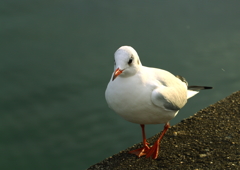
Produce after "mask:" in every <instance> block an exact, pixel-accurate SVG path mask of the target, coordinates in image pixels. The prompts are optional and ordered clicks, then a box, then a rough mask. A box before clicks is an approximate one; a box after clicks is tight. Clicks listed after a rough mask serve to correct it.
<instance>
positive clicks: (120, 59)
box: [105, 46, 212, 159]
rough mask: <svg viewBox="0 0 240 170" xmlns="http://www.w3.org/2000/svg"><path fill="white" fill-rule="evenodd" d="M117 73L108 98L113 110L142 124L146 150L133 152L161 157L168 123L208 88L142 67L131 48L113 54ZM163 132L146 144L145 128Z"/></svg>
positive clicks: (111, 80) (124, 47)
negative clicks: (152, 126) (154, 126)
mask: <svg viewBox="0 0 240 170" xmlns="http://www.w3.org/2000/svg"><path fill="white" fill-rule="evenodd" d="M114 59H115V63H114V72H113V74H112V77H111V79H110V82H109V83H108V86H107V89H106V92H105V98H106V101H107V103H108V105H109V107H110V108H111V109H113V110H114V111H115V112H116V113H117V114H119V115H120V116H122V117H123V118H124V119H125V120H127V121H129V122H132V123H137V124H140V125H141V128H142V136H143V147H142V148H139V149H136V150H133V151H130V153H132V154H136V155H137V156H138V157H140V156H143V155H146V157H152V158H153V159H156V158H157V157H158V152H159V145H160V141H161V139H162V138H163V136H164V134H165V133H166V131H167V129H168V128H169V127H170V124H169V121H170V120H171V119H173V118H174V117H175V116H176V115H177V113H178V111H179V110H180V109H181V108H182V107H183V106H184V105H185V104H186V103H187V99H188V98H190V97H192V96H194V95H195V94H197V93H198V92H199V90H202V89H211V88H212V87H205V86H188V83H187V81H186V80H185V78H183V77H181V76H174V75H173V74H171V73H170V72H168V71H165V70H162V69H157V68H151V67H145V66H142V64H141V61H140V59H139V56H138V54H137V52H136V51H135V50H134V49H133V48H132V47H130V46H122V47H120V48H119V49H118V50H117V51H116V52H115V54H114ZM162 123H164V124H165V126H164V130H163V131H162V133H161V135H160V137H159V138H158V140H157V141H156V142H155V143H154V145H153V146H151V147H150V146H149V145H148V143H147V141H146V136H145V130H144V125H145V124H162Z"/></svg>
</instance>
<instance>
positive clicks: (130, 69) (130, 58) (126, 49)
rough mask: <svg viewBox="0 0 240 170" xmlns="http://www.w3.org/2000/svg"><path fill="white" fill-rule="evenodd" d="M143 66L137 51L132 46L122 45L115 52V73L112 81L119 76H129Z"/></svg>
mask: <svg viewBox="0 0 240 170" xmlns="http://www.w3.org/2000/svg"><path fill="white" fill-rule="evenodd" d="M141 66H142V64H141V61H140V59H139V57H138V54H137V52H136V51H135V50H134V49H133V48H132V47H130V46H122V47H120V48H119V49H118V50H117V51H116V52H115V54H114V73H113V77H112V81H113V80H114V79H116V78H117V77H118V76H121V77H129V76H133V75H135V74H136V73H137V71H138V70H139V69H140V67H141Z"/></svg>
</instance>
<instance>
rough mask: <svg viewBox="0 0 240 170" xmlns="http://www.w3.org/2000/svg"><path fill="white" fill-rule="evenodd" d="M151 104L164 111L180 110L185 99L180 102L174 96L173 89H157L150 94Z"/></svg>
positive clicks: (177, 97)
mask: <svg viewBox="0 0 240 170" xmlns="http://www.w3.org/2000/svg"><path fill="white" fill-rule="evenodd" d="M151 100H152V102H153V103H154V104H155V105H156V106H159V107H161V108H163V109H165V110H174V111H177V110H180V109H181V108H182V107H183V106H184V105H185V104H186V102H187V101H186V99H185V100H182V99H180V98H179V96H177V95H175V91H174V89H171V88H164V87H162V88H157V89H155V90H154V91H153V92H152V96H151Z"/></svg>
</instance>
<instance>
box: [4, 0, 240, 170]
mask: <svg viewBox="0 0 240 170" xmlns="http://www.w3.org/2000/svg"><path fill="white" fill-rule="evenodd" d="M239 5H240V2H239V1H231V3H228V2H226V1H218V3H214V2H207V1H206V2H203V1H201V2H200V1H199V2H189V1H176V2H174V3H173V2H172V1H171V2H170V1H164V2H163V1H161V2H157V1H152V2H149V1H148V2H138V3H137V2H136V1H118V2H115V1H114V2H113V1H104V2H102V1H101V2H100V1H99V2H90V1H76V0H68V1H66V0H62V1H29V0H23V1H16V0H11V1H5V2H3V1H2V2H0V14H1V15H0V37H1V38H0V45H1V46H0V49H1V50H0V52H1V62H0V70H1V95H0V99H1V105H0V112H1V114H0V130H1V140H0V150H1V152H0V156H1V159H0V167H1V169H24V170H26V169H86V168H87V167H89V166H90V165H92V164H94V163H97V162H99V161H101V160H103V159H105V158H106V157H109V156H111V155H113V154H115V153H117V152H118V151H120V150H123V149H125V148H127V147H129V146H132V145H133V144H134V143H138V142H141V133H140V127H139V125H135V124H131V123H129V122H126V121H124V120H123V119H122V118H120V117H119V116H118V115H116V114H115V113H114V112H113V111H112V110H110V109H109V108H108V106H107V104H106V102H105V98H104V92H105V88H106V85H107V83H108V81H109V79H110V75H111V72H112V71H113V53H114V52H115V50H116V49H117V48H119V47H120V46H122V45H131V46H133V47H134V48H135V49H136V50H137V51H138V53H139V55H140V58H141V61H142V63H143V65H146V66H152V67H159V68H162V69H166V70H169V71H170V72H172V73H173V74H179V75H182V76H184V77H185V78H186V79H187V80H188V82H189V84H191V85H208V86H214V89H213V90H209V91H203V92H202V93H201V94H199V95H197V96H196V97H194V98H193V99H191V100H190V101H189V102H188V104H187V105H186V106H185V107H184V108H183V109H182V110H181V111H180V113H179V115H178V116H177V117H176V118H175V119H173V120H172V121H171V124H172V125H174V124H176V123H177V122H179V121H180V120H182V119H184V118H187V117H189V116H191V115H193V114H194V113H195V112H197V111H198V110H200V109H202V108H204V107H207V106H208V105H210V104H212V103H215V102H216V101H218V100H219V99H222V98H223V97H226V96H228V95H229V94H231V93H232V92H234V91H237V90H239V87H240V82H239V77H240V72H239V61H240V57H239V56H240V48H239V46H240V41H239V39H240V20H239V17H240V11H239V9H238V7H239ZM161 130H162V125H149V126H147V136H148V137H150V136H152V135H154V134H155V133H157V132H159V131H161Z"/></svg>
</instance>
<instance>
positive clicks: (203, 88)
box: [188, 86, 212, 91]
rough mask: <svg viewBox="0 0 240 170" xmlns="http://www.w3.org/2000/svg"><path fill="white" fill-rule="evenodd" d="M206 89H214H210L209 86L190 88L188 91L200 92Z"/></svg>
mask: <svg viewBox="0 0 240 170" xmlns="http://www.w3.org/2000/svg"><path fill="white" fill-rule="evenodd" d="M205 89H212V87H208V86H188V90H194V91H199V90H205Z"/></svg>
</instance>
